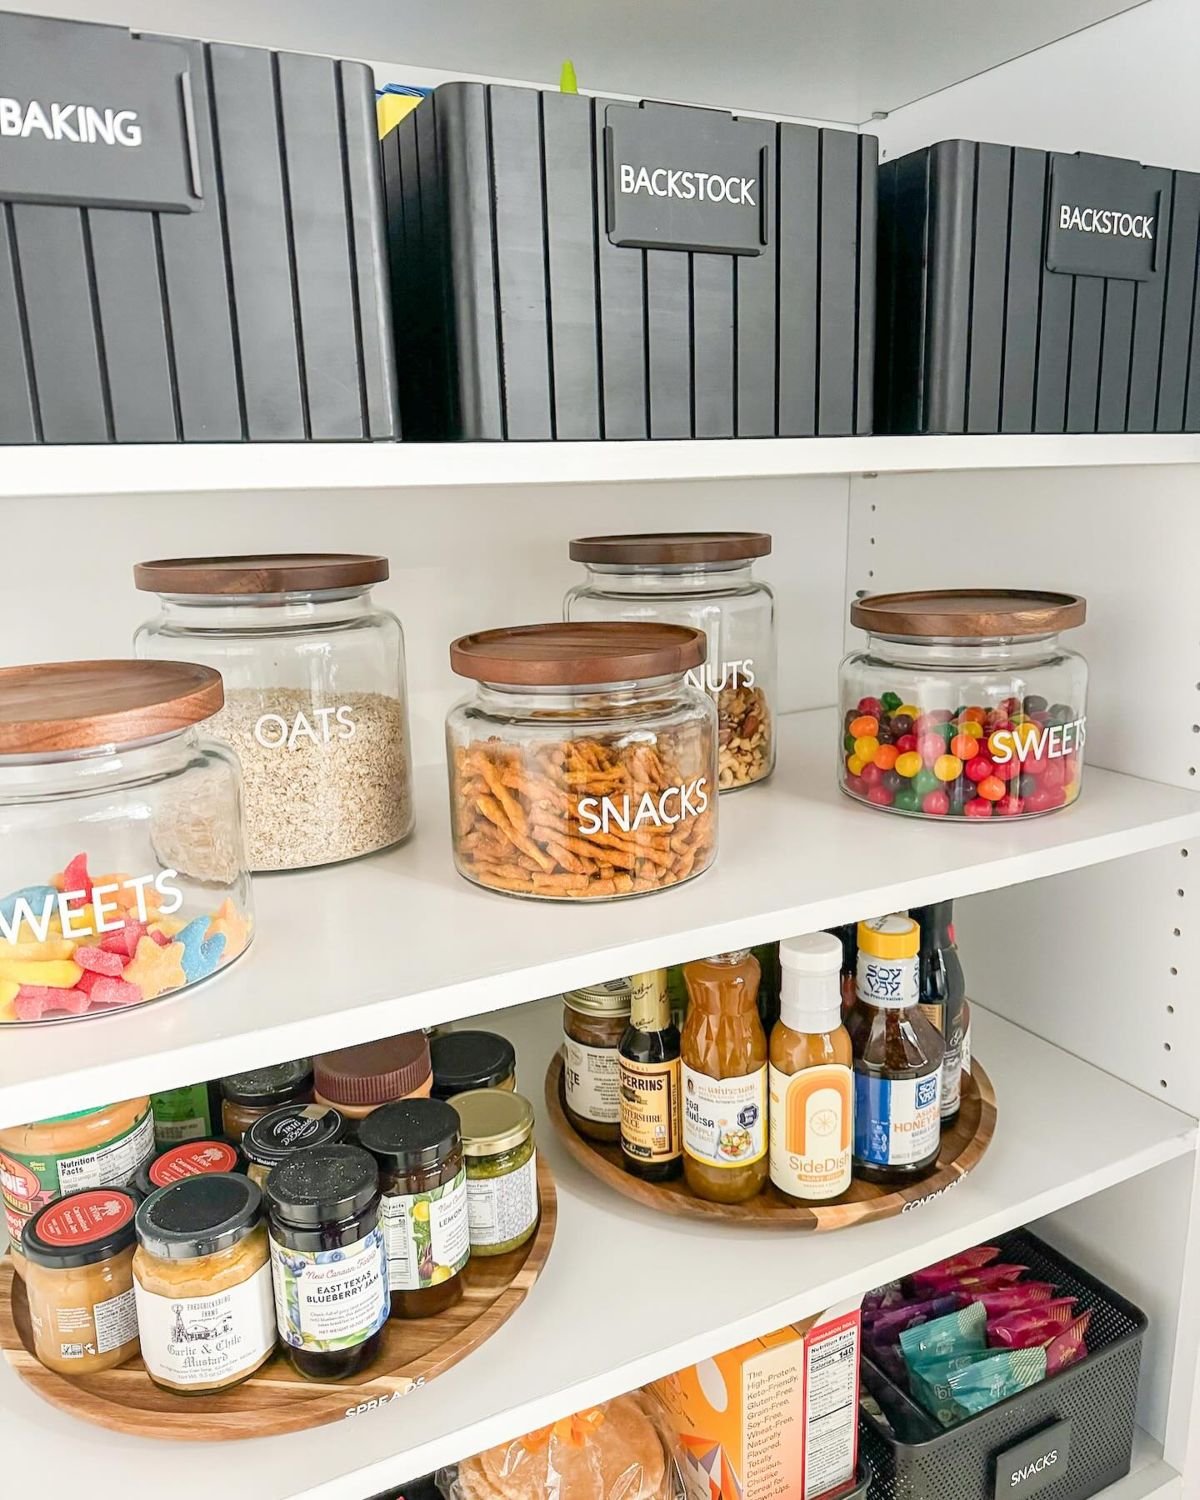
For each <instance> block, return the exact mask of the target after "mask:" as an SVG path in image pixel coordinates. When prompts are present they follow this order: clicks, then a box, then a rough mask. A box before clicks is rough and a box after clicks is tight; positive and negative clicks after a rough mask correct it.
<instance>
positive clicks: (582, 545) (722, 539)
mask: <svg viewBox="0 0 1200 1500" xmlns="http://www.w3.org/2000/svg"><path fill="white" fill-rule="evenodd" d="M770 550H771V538H770V536H769V535H768V533H767V532H765V531H640V532H632V533H630V534H629V535H627V536H577V537H576V538H575V540H574V541H573V542H572V543H571V556H572V558H573V559H574V560H575V561H576V562H584V563H614V564H621V563H634V564H637V563H640V564H643V565H644V566H647V567H650V566H653V565H654V564H656V563H657V564H660V565H667V566H669V565H671V564H677V563H709V562H745V561H748V560H749V559H750V558H752V557H766V555H767V553H768V552H770Z"/></svg>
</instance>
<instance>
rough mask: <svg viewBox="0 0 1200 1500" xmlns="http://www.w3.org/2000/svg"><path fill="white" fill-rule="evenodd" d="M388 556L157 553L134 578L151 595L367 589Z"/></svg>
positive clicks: (380, 575)
mask: <svg viewBox="0 0 1200 1500" xmlns="http://www.w3.org/2000/svg"><path fill="white" fill-rule="evenodd" d="M387 576H388V560H387V558H386V557H380V556H379V555H378V554H377V553H366V552H262V553H258V554H254V553H251V554H248V555H246V556H244V557H160V558H158V559H156V560H155V561H153V562H141V563H137V564H136V565H135V567H134V570H133V581H134V584H135V586H136V587H137V588H139V589H143V590H145V591H146V592H147V593H152V594H218V595H226V594H228V595H232V594H240V595H245V594H295V593H311V592H317V591H318V590H322V589H352V588H366V587H367V586H369V585H370V584H372V583H382V582H383V580H384V579H385V578H386V577H387Z"/></svg>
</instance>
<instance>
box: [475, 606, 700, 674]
mask: <svg viewBox="0 0 1200 1500" xmlns="http://www.w3.org/2000/svg"><path fill="white" fill-rule="evenodd" d="M707 655H708V642H707V640H706V639H705V636H704V632H703V631H702V630H694V629H693V628H692V627H691V626H690V625H663V624H659V623H657V622H655V623H646V624H643V623H641V622H638V621H635V620H596V621H590V622H589V621H584V620H579V621H573V622H570V623H562V624H557V623H556V624H552V625H515V626H512V627H510V628H508V629H504V630H479V631H476V632H475V633H474V634H473V635H460V636H459V638H458V640H456V641H454V642H452V643H451V646H450V666H451V667H452V669H453V670H454V671H455V672H457V673H458V675H459V676H460V677H473V678H474V679H475V680H476V681H477V682H499V683H503V684H506V685H508V686H511V687H585V686H591V685H594V684H596V683H601V682H629V681H637V680H639V679H641V678H646V677H669V676H672V675H678V674H680V673H683V672H686V671H688V670H689V669H690V668H692V667H698V666H700V665H701V663H702V662H703V661H704V659H705V657H706V656H707Z"/></svg>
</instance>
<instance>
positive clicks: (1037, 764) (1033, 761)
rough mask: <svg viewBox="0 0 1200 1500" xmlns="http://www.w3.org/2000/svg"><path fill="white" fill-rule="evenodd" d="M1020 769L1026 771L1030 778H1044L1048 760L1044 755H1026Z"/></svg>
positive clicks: (1048, 763) (1047, 768)
mask: <svg viewBox="0 0 1200 1500" xmlns="http://www.w3.org/2000/svg"><path fill="white" fill-rule="evenodd" d="M1021 769H1022V770H1023V771H1028V772H1029V774H1030V775H1031V776H1044V775H1045V774H1046V772H1047V771H1048V770H1049V769H1050V758H1049V756H1046V755H1027V756H1026V757H1025V759H1024V761H1023V762H1022V763H1021Z"/></svg>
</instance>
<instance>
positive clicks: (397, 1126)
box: [358, 1099, 471, 1318]
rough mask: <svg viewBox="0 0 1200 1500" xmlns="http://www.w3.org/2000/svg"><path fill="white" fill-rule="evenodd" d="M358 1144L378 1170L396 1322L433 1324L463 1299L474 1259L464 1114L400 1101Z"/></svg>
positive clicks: (438, 1104)
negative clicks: (466, 1276) (432, 1319)
mask: <svg viewBox="0 0 1200 1500" xmlns="http://www.w3.org/2000/svg"><path fill="white" fill-rule="evenodd" d="M358 1139H359V1144H360V1145H361V1146H362V1147H363V1149H364V1150H365V1151H369V1152H370V1153H371V1155H372V1156H373V1157H374V1158H375V1161H376V1164H377V1165H378V1167H379V1186H380V1191H381V1194H382V1198H381V1202H380V1209H379V1218H380V1223H381V1224H382V1225H383V1233H384V1239H385V1240H386V1242H387V1252H388V1287H389V1289H390V1291H391V1295H392V1316H393V1317H396V1318H428V1317H431V1316H432V1315H433V1314H434V1313H439V1312H442V1311H444V1310H445V1309H446V1308H447V1307H450V1306H451V1305H452V1304H453V1303H455V1302H457V1301H458V1299H459V1298H460V1297H461V1296H462V1292H463V1287H462V1278H461V1276H460V1274H459V1273H460V1272H461V1271H462V1269H463V1267H464V1266H465V1265H466V1263H467V1260H468V1258H469V1257H470V1254H471V1237H470V1232H469V1228H468V1221H467V1173H466V1168H465V1167H464V1165H463V1145H462V1134H461V1132H460V1129H459V1118H458V1113H457V1111H456V1110H454V1109H452V1108H451V1107H450V1105H449V1104H446V1103H444V1102H443V1101H442V1100H441V1099H402V1100H400V1101H399V1102H398V1103H396V1104H385V1105H383V1106H382V1107H381V1108H380V1109H377V1110H375V1111H374V1113H373V1114H371V1115H369V1116H368V1117H367V1118H366V1119H365V1120H364V1121H363V1122H362V1124H361V1125H360V1126H359V1129H358Z"/></svg>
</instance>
